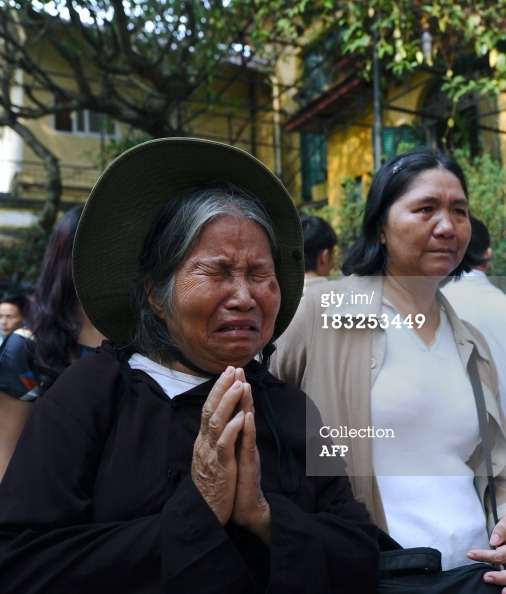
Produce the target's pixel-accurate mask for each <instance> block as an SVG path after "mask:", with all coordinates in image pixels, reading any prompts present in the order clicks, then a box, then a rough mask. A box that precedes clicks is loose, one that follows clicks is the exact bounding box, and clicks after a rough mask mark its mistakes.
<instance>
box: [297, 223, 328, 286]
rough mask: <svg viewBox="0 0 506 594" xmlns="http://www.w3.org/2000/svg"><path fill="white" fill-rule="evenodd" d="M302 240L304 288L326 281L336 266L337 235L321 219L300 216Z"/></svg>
mask: <svg viewBox="0 0 506 594" xmlns="http://www.w3.org/2000/svg"><path fill="white" fill-rule="evenodd" d="M300 222H301V225H302V234H303V238H304V287H308V286H310V285H314V284H316V283H320V282H322V281H325V280H327V277H328V276H329V274H330V273H331V271H332V270H333V269H334V267H335V265H336V251H337V235H336V232H335V231H334V229H333V228H332V226H331V225H330V223H328V222H327V221H325V220H324V219H322V218H321V217H317V216H313V215H305V214H301V215H300Z"/></svg>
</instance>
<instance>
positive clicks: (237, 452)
mask: <svg viewBox="0 0 506 594" xmlns="http://www.w3.org/2000/svg"><path fill="white" fill-rule="evenodd" d="M191 476H192V479H193V482H194V483H195V485H196V487H197V489H198V490H199V491H200V493H201V494H202V496H203V498H204V499H205V501H206V502H207V504H208V505H209V507H210V508H211V509H212V510H213V512H214V513H215V515H216V517H217V518H218V520H219V522H220V524H221V525H222V526H224V525H225V524H226V523H227V522H228V521H229V520H232V521H233V522H234V523H235V524H237V525H239V526H243V527H244V528H247V529H248V530H251V531H252V532H253V533H255V534H256V535H257V536H258V537H259V538H261V539H262V540H263V541H264V542H265V543H266V544H267V545H268V544H269V542H270V521H271V518H270V508H269V504H268V503H267V501H266V499H265V497H264V494H263V492H262V489H261V486H260V478H261V474H260V456H259V453H258V449H257V445H256V428H255V419H254V409H253V397H252V394H251V386H250V385H249V384H248V383H247V382H246V378H245V376H244V370H243V369H241V368H235V367H231V366H229V367H228V368H227V369H226V370H225V371H224V372H223V373H222V374H221V376H220V377H219V378H218V380H217V381H216V383H215V385H214V387H213V389H212V390H211V392H210V394H209V396H208V397H207V400H206V402H205V404H204V407H203V409H202V420H201V424H200V431H199V434H198V436H197V439H196V440H195V444H194V447H193V460H192V469H191Z"/></svg>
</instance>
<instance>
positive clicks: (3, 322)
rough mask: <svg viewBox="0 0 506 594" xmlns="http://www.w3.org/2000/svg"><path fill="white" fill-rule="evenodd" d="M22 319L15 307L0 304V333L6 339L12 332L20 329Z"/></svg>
mask: <svg viewBox="0 0 506 594" xmlns="http://www.w3.org/2000/svg"><path fill="white" fill-rule="evenodd" d="M22 325H23V318H22V316H21V312H20V310H19V307H18V306H17V305H14V304H13V303H0V333H1V334H2V335H3V336H4V337H6V336H8V335H9V334H11V332H14V330H17V329H18V328H21V326H22Z"/></svg>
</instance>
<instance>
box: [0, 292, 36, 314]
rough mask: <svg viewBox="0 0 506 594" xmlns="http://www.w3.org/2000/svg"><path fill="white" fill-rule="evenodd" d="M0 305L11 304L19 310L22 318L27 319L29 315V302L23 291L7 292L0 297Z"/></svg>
mask: <svg viewBox="0 0 506 594" xmlns="http://www.w3.org/2000/svg"><path fill="white" fill-rule="evenodd" d="M0 303H10V304H12V305H15V306H16V307H17V308H18V309H19V313H20V314H21V317H22V318H25V317H26V315H27V313H28V305H29V301H28V299H27V297H26V295H25V293H23V292H21V291H16V292H7V293H4V294H3V295H2V296H1V297H0Z"/></svg>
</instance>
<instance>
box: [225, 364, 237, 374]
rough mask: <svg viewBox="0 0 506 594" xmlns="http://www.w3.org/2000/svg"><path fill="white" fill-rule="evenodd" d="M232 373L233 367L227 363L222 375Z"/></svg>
mask: <svg viewBox="0 0 506 594" xmlns="http://www.w3.org/2000/svg"><path fill="white" fill-rule="evenodd" d="M233 373H234V368H233V367H232V365H229V366H228V367H227V368H226V369H225V371H224V373H223V375H232V374H233Z"/></svg>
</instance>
